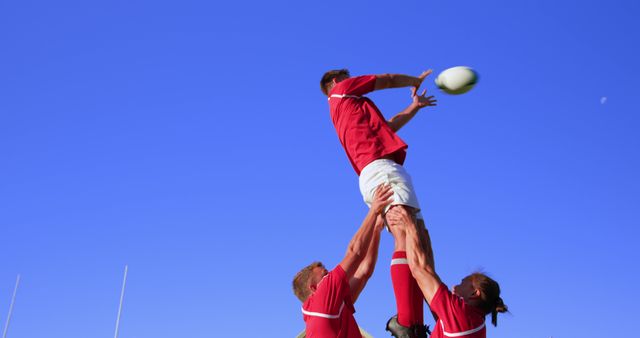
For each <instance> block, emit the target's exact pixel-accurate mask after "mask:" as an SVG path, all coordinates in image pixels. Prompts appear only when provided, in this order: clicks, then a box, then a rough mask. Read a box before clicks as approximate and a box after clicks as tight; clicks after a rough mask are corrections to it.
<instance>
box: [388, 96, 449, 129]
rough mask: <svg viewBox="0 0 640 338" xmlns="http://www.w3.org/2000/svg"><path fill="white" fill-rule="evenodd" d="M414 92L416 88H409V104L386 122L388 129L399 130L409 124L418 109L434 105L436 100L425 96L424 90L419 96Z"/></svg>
mask: <svg viewBox="0 0 640 338" xmlns="http://www.w3.org/2000/svg"><path fill="white" fill-rule="evenodd" d="M416 91H417V89H416V87H411V98H412V99H413V101H412V102H411V104H410V105H409V106H408V107H407V108H405V109H404V110H403V111H401V112H399V113H398V114H396V115H395V116H394V117H392V118H390V119H389V120H388V121H387V124H388V125H389V127H391V129H393V131H395V132H397V131H398V130H400V128H402V126H404V125H405V124H407V122H409V121H410V120H411V119H412V118H413V117H414V116H415V115H416V113H417V112H418V111H419V110H420V109H422V108H424V107H428V106H435V105H436V102H437V100H436V99H435V98H434V97H433V95H432V96H426V94H427V90H426V89H425V90H424V91H422V94H420V95H418V94H417V93H416Z"/></svg>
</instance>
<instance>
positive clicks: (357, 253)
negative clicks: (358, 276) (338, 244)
mask: <svg viewBox="0 0 640 338" xmlns="http://www.w3.org/2000/svg"><path fill="white" fill-rule="evenodd" d="M347 255H349V256H351V257H353V258H355V259H356V260H358V261H360V260H362V258H363V257H364V252H363V250H362V246H361V245H353V244H352V245H349V248H348V249H347Z"/></svg>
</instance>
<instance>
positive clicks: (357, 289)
mask: <svg viewBox="0 0 640 338" xmlns="http://www.w3.org/2000/svg"><path fill="white" fill-rule="evenodd" d="M379 246H380V231H378V230H376V231H374V232H373V235H372V236H371V242H370V244H369V248H368V249H367V252H366V253H365V256H364V258H363V259H362V262H361V263H360V265H359V266H358V269H357V270H356V272H355V273H354V275H353V278H352V279H351V280H350V283H349V284H350V287H351V299H352V300H353V301H354V302H355V301H356V300H357V299H358V297H359V296H360V293H361V292H362V290H363V289H364V287H365V286H366V285H367V282H368V281H369V278H371V276H372V275H373V271H374V270H375V267H376V261H377V260H378V248H379Z"/></svg>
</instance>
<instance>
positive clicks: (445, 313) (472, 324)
mask: <svg viewBox="0 0 640 338" xmlns="http://www.w3.org/2000/svg"><path fill="white" fill-rule="evenodd" d="M429 307H430V308H431V312H433V313H434V315H435V317H437V319H439V320H440V321H441V322H442V325H443V330H445V331H448V332H463V331H467V330H470V329H473V328H476V327H478V325H480V324H482V323H484V316H482V315H480V314H479V313H477V311H474V310H473V309H471V308H470V307H469V306H468V305H466V304H465V302H464V299H462V298H460V297H458V296H456V295H454V294H453V293H451V291H449V289H448V288H447V286H446V285H445V284H440V287H439V288H438V290H437V291H436V293H435V295H433V298H432V299H431V303H430V304H429Z"/></svg>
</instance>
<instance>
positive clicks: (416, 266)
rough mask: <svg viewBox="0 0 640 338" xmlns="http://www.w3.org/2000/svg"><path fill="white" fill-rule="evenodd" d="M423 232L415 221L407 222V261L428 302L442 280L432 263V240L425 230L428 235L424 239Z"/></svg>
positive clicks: (424, 233) (425, 234)
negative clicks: (421, 234)
mask: <svg viewBox="0 0 640 338" xmlns="http://www.w3.org/2000/svg"><path fill="white" fill-rule="evenodd" d="M420 227H422V226H420ZM421 232H422V230H421V229H419V228H418V226H417V225H416V224H415V223H413V222H411V224H407V228H406V246H407V261H408V263H409V269H411V274H412V275H413V276H414V278H415V279H416V281H417V282H418V286H419V287H420V290H422V293H423V295H424V297H425V299H426V300H427V302H431V299H432V298H433V296H434V295H435V293H436V291H437V290H438V287H439V286H440V283H441V282H440V278H439V277H438V275H437V274H436V272H435V270H434V267H433V265H432V263H433V254H432V251H431V241H430V240H429V238H428V236H429V234H428V232H427V231H426V230H425V231H424V232H423V236H426V239H424V240H423V239H422V238H421V237H422V236H420V233H421Z"/></svg>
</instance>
